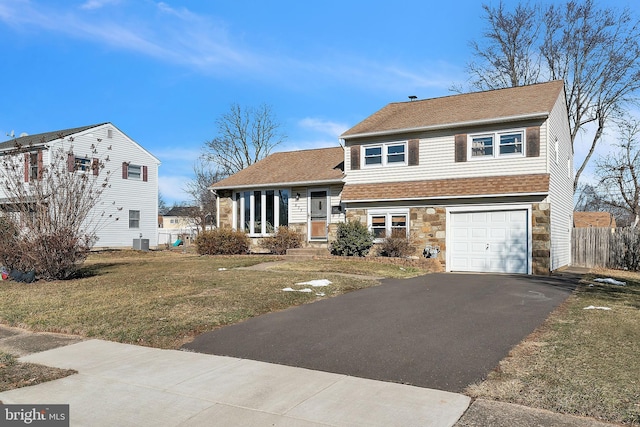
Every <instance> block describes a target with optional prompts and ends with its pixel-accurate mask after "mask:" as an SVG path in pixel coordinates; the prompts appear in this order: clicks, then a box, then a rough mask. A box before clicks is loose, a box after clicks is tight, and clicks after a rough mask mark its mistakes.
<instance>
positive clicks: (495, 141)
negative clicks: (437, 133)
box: [467, 128, 527, 162]
mask: <svg viewBox="0 0 640 427" xmlns="http://www.w3.org/2000/svg"><path fill="white" fill-rule="evenodd" d="M512 134H520V135H521V139H522V142H521V144H520V145H521V147H522V148H521V150H520V152H517V153H504V154H501V153H500V148H501V147H502V144H501V137H502V136H504V135H512ZM486 137H491V140H492V143H491V147H492V151H493V152H492V154H491V155H483V156H474V155H473V140H474V138H486ZM526 141H527V135H526V129H524V128H516V129H505V130H500V131H493V132H478V133H472V134H468V135H467V160H468V161H473V162H475V161H482V160H488V159H499V158H514V157H526V152H527V151H526V150H527V147H526Z"/></svg>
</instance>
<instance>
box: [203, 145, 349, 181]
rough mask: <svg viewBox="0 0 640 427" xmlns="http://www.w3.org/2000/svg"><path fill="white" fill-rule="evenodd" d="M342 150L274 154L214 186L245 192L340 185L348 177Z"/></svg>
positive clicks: (339, 148)
mask: <svg viewBox="0 0 640 427" xmlns="http://www.w3.org/2000/svg"><path fill="white" fill-rule="evenodd" d="M343 171H344V150H343V149H342V147H334V148H320V149H315V150H301V151H286V152H281V153H274V154H271V155H269V156H267V157H265V158H264V159H262V160H260V161H259V162H257V163H254V164H253V165H251V166H249V167H248V168H246V169H243V170H241V171H240V172H237V173H235V174H233V175H231V176H230V177H228V178H226V179H223V180H222V181H219V182H217V183H215V184H213V185H212V186H211V188H213V189H224V188H242V187H255V186H266V185H280V184H292V183H311V182H340V181H342V179H343V177H344V173H343Z"/></svg>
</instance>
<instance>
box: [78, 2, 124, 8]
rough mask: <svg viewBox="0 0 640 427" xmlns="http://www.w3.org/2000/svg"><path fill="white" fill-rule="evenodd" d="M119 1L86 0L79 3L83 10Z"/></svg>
mask: <svg viewBox="0 0 640 427" xmlns="http://www.w3.org/2000/svg"><path fill="white" fill-rule="evenodd" d="M118 3H120V0H87V1H86V2H84V3H83V4H81V5H80V9H85V10H95V9H101V8H103V7H104V6H108V5H112V4H113V5H115V4H118Z"/></svg>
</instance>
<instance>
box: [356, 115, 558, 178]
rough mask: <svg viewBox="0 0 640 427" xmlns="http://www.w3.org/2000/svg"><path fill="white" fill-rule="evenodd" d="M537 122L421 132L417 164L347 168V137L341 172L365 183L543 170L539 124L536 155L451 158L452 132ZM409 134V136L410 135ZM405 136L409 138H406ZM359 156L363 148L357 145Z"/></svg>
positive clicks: (543, 130)
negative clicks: (462, 160)
mask: <svg viewBox="0 0 640 427" xmlns="http://www.w3.org/2000/svg"><path fill="white" fill-rule="evenodd" d="M538 125H540V122H539V121H538V122H536V123H535V124H534V123H517V124H507V125H502V126H500V127H496V126H492V127H486V126H485V127H474V128H469V129H456V130H455V131H434V132H429V133H427V134H424V135H422V136H421V137H420V148H419V165H417V166H404V165H402V166H387V167H373V168H367V167H362V161H361V162H360V170H352V169H351V153H350V149H351V145H353V143H350V142H349V141H347V149H346V150H345V172H346V179H345V182H346V183H347V184H367V183H377V182H380V181H381V180H382V181H385V182H402V181H417V180H430V179H449V178H471V177H482V176H487V177H488V176H499V175H521V174H535V173H547V163H546V158H547V147H546V144H544V143H543V141H546V126H545V125H544V124H543V125H542V126H540V141H541V143H540V156H539V157H525V156H504V157H498V158H493V159H480V160H476V159H473V160H470V159H469V158H467V161H466V162H456V161H455V135H456V134H467V135H469V134H476V133H483V132H494V131H503V130H524V129H525V128H526V127H528V126H538ZM410 138H413V137H410ZM407 139H409V138H407ZM407 139H398V137H397V136H393V137H391V139H389V140H384V142H393V141H398V142H400V141H406V140H407ZM524 139H525V145H524V152H525V153H526V135H525V138H524ZM379 142H382V140H380V139H375V140H371V141H370V142H366V143H362V145H367V144H370V143H379ZM360 151H361V156H362V151H363V149H362V148H361V149H360Z"/></svg>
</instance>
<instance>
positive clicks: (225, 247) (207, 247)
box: [195, 228, 249, 255]
mask: <svg viewBox="0 0 640 427" xmlns="http://www.w3.org/2000/svg"><path fill="white" fill-rule="evenodd" d="M195 244H196V251H197V252H198V253H199V254H200V255H238V254H245V253H247V252H248V251H249V236H247V235H246V234H245V233H244V232H242V231H236V230H232V229H230V228H218V229H215V230H210V231H203V232H201V233H200V234H198V237H196V240H195Z"/></svg>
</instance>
